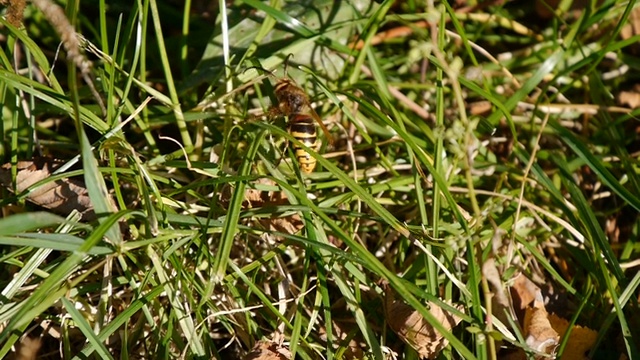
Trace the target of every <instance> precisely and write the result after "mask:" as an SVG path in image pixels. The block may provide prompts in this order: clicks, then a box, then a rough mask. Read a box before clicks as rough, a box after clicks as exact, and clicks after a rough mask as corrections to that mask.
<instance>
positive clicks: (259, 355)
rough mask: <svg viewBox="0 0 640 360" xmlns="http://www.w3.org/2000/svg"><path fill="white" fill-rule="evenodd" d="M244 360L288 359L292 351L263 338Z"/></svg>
mask: <svg viewBox="0 0 640 360" xmlns="http://www.w3.org/2000/svg"><path fill="white" fill-rule="evenodd" d="M242 359H243V360H288V359H291V353H290V352H289V350H288V349H286V348H285V347H283V346H281V345H280V344H278V343H275V342H272V341H268V340H261V341H258V342H257V343H256V345H255V346H254V347H253V349H252V350H251V352H250V353H248V354H247V355H246V356H245V357H244V358H242Z"/></svg>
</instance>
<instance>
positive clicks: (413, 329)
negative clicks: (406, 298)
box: [385, 285, 463, 359]
mask: <svg viewBox="0 0 640 360" xmlns="http://www.w3.org/2000/svg"><path fill="white" fill-rule="evenodd" d="M385 296H386V299H385V317H386V320H387V323H388V324H389V327H390V328H391V329H392V330H393V331H394V332H395V333H396V334H397V335H398V336H399V337H400V338H401V339H402V340H403V341H404V342H405V343H406V344H408V345H410V346H411V347H412V348H413V349H414V350H415V351H416V352H418V355H419V356H420V357H421V358H423V359H434V358H435V357H437V356H438V354H440V352H441V351H442V349H444V348H445V347H446V346H447V345H448V343H449V341H448V340H447V339H445V338H444V336H442V334H440V333H439V332H438V330H436V329H435V328H434V327H433V326H432V325H431V324H430V323H429V322H428V321H427V320H426V319H425V318H424V317H423V316H422V315H420V313H419V312H417V311H416V310H415V309H413V308H412V307H411V306H409V305H407V304H405V303H404V302H403V301H401V300H398V299H396V298H395V295H394V292H393V290H391V289H390V287H389V286H388V285H386V286H385ZM427 306H428V307H429V309H430V310H429V312H430V313H431V315H433V316H434V317H435V318H436V319H437V320H438V321H439V322H440V323H441V324H442V325H443V326H444V328H445V329H447V330H450V329H452V328H453V327H454V326H456V325H458V324H459V323H460V321H461V320H462V319H461V318H459V317H458V316H456V315H454V314H452V313H450V312H448V311H446V310H444V309H442V308H441V307H440V306H438V305H436V304H435V303H433V302H429V303H428V304H427ZM455 308H456V309H458V310H460V311H462V310H463V307H462V305H457V306H455Z"/></svg>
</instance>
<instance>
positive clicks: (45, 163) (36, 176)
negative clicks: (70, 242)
mask: <svg viewBox="0 0 640 360" xmlns="http://www.w3.org/2000/svg"><path fill="white" fill-rule="evenodd" d="M63 164H64V163H63V162H62V161H59V160H55V159H51V158H45V157H40V158H35V159H34V160H33V161H19V162H18V163H17V164H16V167H17V171H18V172H17V174H16V185H15V189H14V188H13V184H12V180H11V164H10V163H7V164H4V165H2V167H0V184H1V185H2V186H4V187H6V188H7V189H9V190H10V191H13V192H15V193H17V194H19V193H22V192H24V191H25V190H27V189H29V188H30V187H31V186H32V185H33V184H35V183H37V182H38V181H41V180H44V179H46V178H48V177H49V176H50V175H51V173H53V172H54V171H55V170H56V169H57V168H58V167H60V166H62V165H63ZM26 199H27V200H28V201H30V202H32V203H34V204H36V205H39V206H42V207H44V208H47V209H50V210H51V211H53V212H56V213H58V214H61V215H65V216H66V215H69V214H70V213H71V212H72V211H73V210H77V211H78V212H80V213H81V214H82V219H83V220H85V221H92V220H94V219H95V218H96V215H95V213H94V211H93V205H92V204H91V200H90V199H89V193H88V191H87V188H86V186H85V184H84V181H82V180H78V179H71V178H64V179H60V180H56V181H51V182H48V183H46V184H43V185H41V186H39V187H37V188H35V189H32V190H31V192H30V193H29V195H27V197H26ZM114 208H115V206H114Z"/></svg>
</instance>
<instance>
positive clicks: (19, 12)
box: [0, 0, 27, 28]
mask: <svg viewBox="0 0 640 360" xmlns="http://www.w3.org/2000/svg"><path fill="white" fill-rule="evenodd" d="M0 4H2V5H4V6H8V7H7V15H6V16H7V22H8V23H9V24H11V25H13V26H15V27H17V28H19V27H20V26H22V19H23V18H24V8H25V7H26V6H27V1H26V0H1V1H0Z"/></svg>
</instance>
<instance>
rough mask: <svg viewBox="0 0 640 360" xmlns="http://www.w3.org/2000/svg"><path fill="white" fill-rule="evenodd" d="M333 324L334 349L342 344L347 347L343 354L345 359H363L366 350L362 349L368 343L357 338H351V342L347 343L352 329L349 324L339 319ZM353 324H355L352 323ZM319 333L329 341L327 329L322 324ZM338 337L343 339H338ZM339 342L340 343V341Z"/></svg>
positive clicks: (324, 339)
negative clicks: (348, 326)
mask: <svg viewBox="0 0 640 360" xmlns="http://www.w3.org/2000/svg"><path fill="white" fill-rule="evenodd" d="M332 324H333V334H334V336H333V338H334V343H333V345H334V350H335V349H337V348H338V346H342V347H343V348H345V351H344V353H343V354H342V358H343V359H354V360H355V359H363V358H364V351H363V350H362V349H364V348H366V344H365V343H363V342H358V341H356V339H355V338H353V337H352V338H350V339H349V343H348V344H346V340H347V338H348V337H349V332H350V329H348V328H346V326H347V325H348V324H345V323H340V322H337V321H332ZM351 325H353V324H351ZM318 333H319V334H320V339H321V340H323V341H327V329H326V328H325V327H324V326H322V327H321V328H320V329H319V330H318ZM337 339H339V340H342V341H337ZM338 342H339V343H338Z"/></svg>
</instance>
